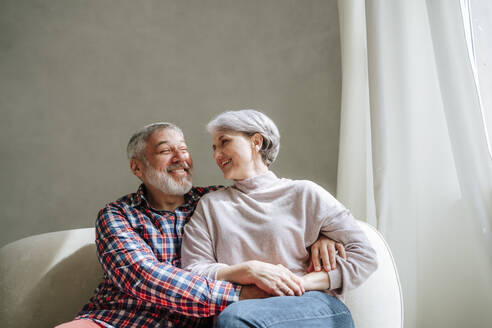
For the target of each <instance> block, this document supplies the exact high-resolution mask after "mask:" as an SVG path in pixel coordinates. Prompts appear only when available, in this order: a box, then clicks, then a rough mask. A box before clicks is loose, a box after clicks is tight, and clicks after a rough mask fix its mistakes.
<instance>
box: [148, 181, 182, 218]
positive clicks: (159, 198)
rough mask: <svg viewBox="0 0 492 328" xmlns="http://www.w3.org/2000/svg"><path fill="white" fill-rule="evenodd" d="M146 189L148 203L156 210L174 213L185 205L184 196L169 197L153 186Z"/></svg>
mask: <svg viewBox="0 0 492 328" xmlns="http://www.w3.org/2000/svg"><path fill="white" fill-rule="evenodd" d="M145 187H146V189H147V192H146V196H147V201H148V202H149V205H150V206H151V207H152V208H153V209H155V210H160V211H171V212H174V210H176V208H178V207H180V206H181V205H183V204H184V195H169V194H165V193H163V192H162V191H160V190H159V189H157V188H154V187H152V186H147V185H146V186H145Z"/></svg>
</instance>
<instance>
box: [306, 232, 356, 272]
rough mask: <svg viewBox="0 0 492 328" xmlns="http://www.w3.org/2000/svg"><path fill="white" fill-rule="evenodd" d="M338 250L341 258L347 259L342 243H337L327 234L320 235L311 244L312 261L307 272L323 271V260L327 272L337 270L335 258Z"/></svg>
mask: <svg viewBox="0 0 492 328" xmlns="http://www.w3.org/2000/svg"><path fill="white" fill-rule="evenodd" d="M337 251H338V255H339V256H340V257H341V258H343V259H344V260H346V259H347V255H346V254H345V247H343V245H342V244H341V243H337V242H335V241H333V240H331V239H330V238H328V237H326V236H323V235H320V236H319V238H318V240H316V241H315V242H314V244H312V245H311V262H310V263H309V267H308V269H307V272H312V271H321V262H323V269H324V270H325V271H326V272H328V271H330V270H335V269H336V266H337V262H336V260H335V256H336V255H337ZM320 260H321V262H320Z"/></svg>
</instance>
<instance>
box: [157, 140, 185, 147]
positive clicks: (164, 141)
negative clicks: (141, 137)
mask: <svg viewBox="0 0 492 328" xmlns="http://www.w3.org/2000/svg"><path fill="white" fill-rule="evenodd" d="M179 143H185V141H184V140H180V141H179ZM162 144H167V145H169V141H167V140H163V141H159V142H158V143H156V145H155V148H157V147H159V146H160V145H162Z"/></svg>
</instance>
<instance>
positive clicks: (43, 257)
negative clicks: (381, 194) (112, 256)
mask: <svg viewBox="0 0 492 328" xmlns="http://www.w3.org/2000/svg"><path fill="white" fill-rule="evenodd" d="M359 223H360V225H361V227H362V229H364V231H365V232H366V234H367V236H368V238H369V240H370V241H371V243H372V244H373V247H374V248H375V249H376V251H377V253H378V259H379V268H378V270H377V271H376V272H375V273H374V274H373V275H372V276H371V277H370V278H369V280H368V281H366V282H365V283H364V284H363V285H362V286H361V287H359V288H358V289H356V290H354V291H351V292H349V293H348V294H347V295H346V303H347V305H348V306H349V308H350V309H351V311H352V315H353V317H354V320H355V324H356V327H357V328H398V327H402V317H403V313H402V301H401V291H400V285H399V281H398V274H397V271H396V266H395V264H394V261H393V258H392V256H391V253H390V251H389V248H388V247H387V245H386V243H385V241H384V239H383V238H382V237H381V235H380V234H379V233H378V232H377V231H376V230H375V229H374V228H372V227H371V226H369V225H368V224H366V223H363V222H359ZM94 239H95V237H94V229H93V228H88V229H74V230H67V231H59V232H52V233H46V234H42V235H37V236H32V237H28V238H24V239H21V240H18V241H16V242H13V243H11V244H9V245H6V246H4V247H2V248H1V249H0V295H1V297H0V327H4V328H13V327H25V328H29V327H53V326H54V325H56V324H59V323H61V322H64V321H69V320H71V319H72V318H73V317H74V315H75V314H76V313H77V312H78V311H79V310H80V308H81V307H82V306H83V305H84V304H85V303H86V302H87V300H88V299H89V297H90V296H91V295H92V293H93V291H94V288H95V287H96V286H97V284H98V282H99V281H100V279H101V277H102V275H103V272H102V270H101V267H100V265H99V263H98V261H97V257H96V248H95V245H94Z"/></svg>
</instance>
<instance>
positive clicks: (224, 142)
mask: <svg viewBox="0 0 492 328" xmlns="http://www.w3.org/2000/svg"><path fill="white" fill-rule="evenodd" d="M227 142H229V140H222V142H221V145H225V144H226V143H227Z"/></svg>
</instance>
